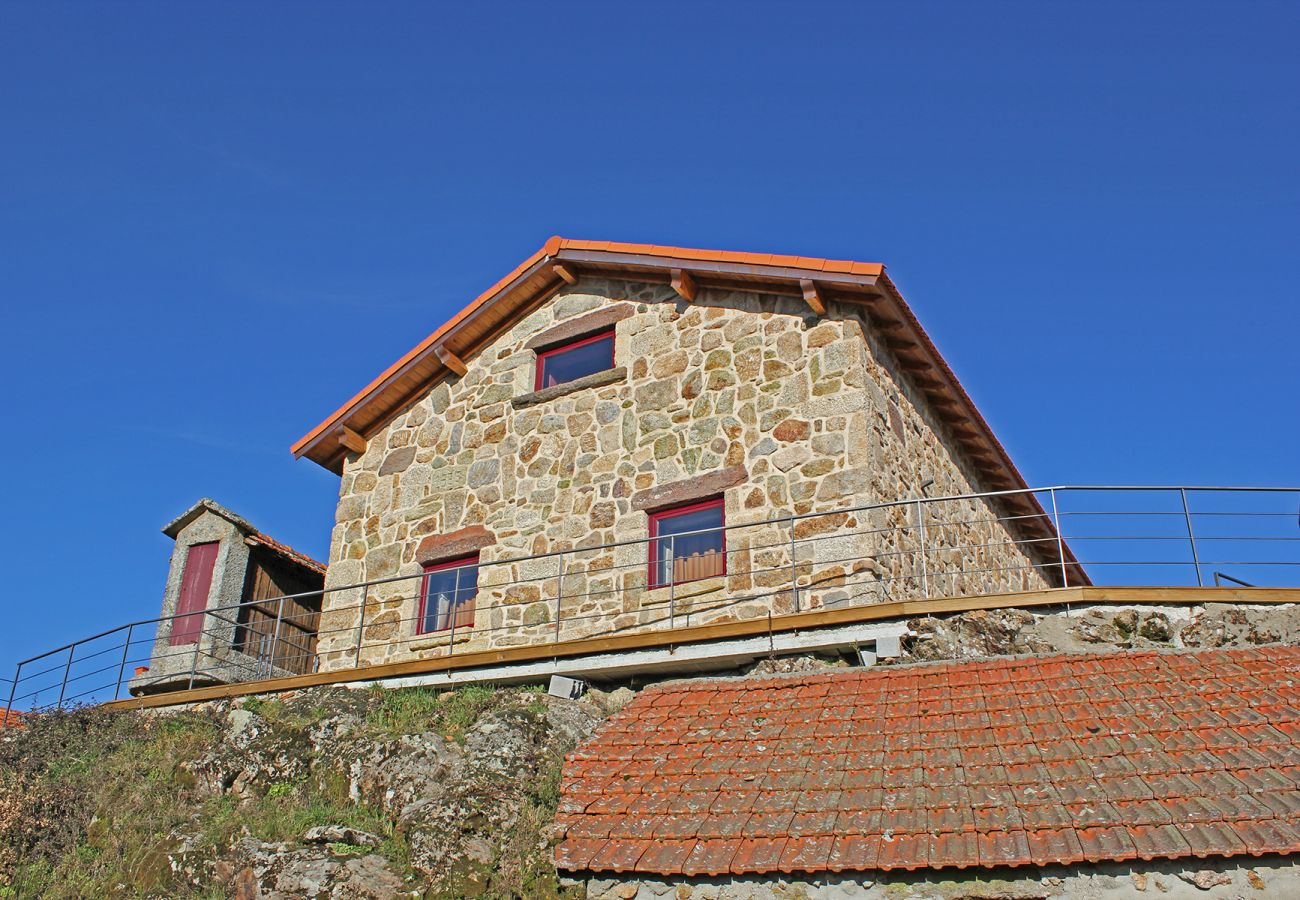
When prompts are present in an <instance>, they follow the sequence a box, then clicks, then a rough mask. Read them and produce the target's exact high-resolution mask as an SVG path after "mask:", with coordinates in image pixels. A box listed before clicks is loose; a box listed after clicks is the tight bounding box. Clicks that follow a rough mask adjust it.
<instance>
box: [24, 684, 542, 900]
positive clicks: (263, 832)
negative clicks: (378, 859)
mask: <svg viewBox="0 0 1300 900" xmlns="http://www.w3.org/2000/svg"><path fill="white" fill-rule="evenodd" d="M542 694H543V690H542V689H541V688H540V687H537V688H524V689H515V688H510V689H504V688H503V689H495V688H492V687H484V686H467V687H463V688H460V689H457V690H452V691H447V690H442V691H439V690H436V689H428V688H408V689H401V690H385V689H382V688H380V689H377V690H375V691H374V692H373V693H368V694H365V695H359V694H350V695H346V694H340V695H338V696H337V697H335V698H331V697H330V696H329V695H326V694H324V693H320V694H310V693H308V694H303V695H299V696H297V697H294V698H291V699H278V698H270V699H268V698H248V699H246V700H244V701H243V702H242V708H243V709H245V710H247V711H248V712H251V713H253V714H255V715H257V716H258V717H260V719H261V720H263V722H264V725H263V730H264V731H266V732H267V739H268V740H271V741H273V743H271V744H270V745H269V746H287V747H291V748H293V749H292V750H287V751H284V752H293V753H303V754H305V755H306V757H305V762H306V763H307V765H306V766H305V767H301V766H300V767H299V770H302V771H305V772H306V773H307V774H305V775H302V776H300V777H296V778H293V779H291V780H284V781H279V782H271V783H265V782H263V783H262V784H261V785H260V786H258V785H256V784H254V785H249V786H247V787H246V788H245V791H244V793H243V794H241V795H240V796H238V797H237V796H235V795H234V794H232V793H219V794H218V795H216V796H211V795H210V793H209V790H210V789H209V788H208V787H207V785H208V781H206V780H204V781H202V782H200V780H199V776H196V774H195V773H196V772H200V773H202V772H211V771H212V769H211V768H210V767H208V768H206V769H205V768H204V767H202V766H199V767H196V766H194V763H196V762H197V761H200V760H209V759H210V758H211V757H212V754H213V752H214V751H216V752H217V754H218V758H219V757H220V754H222V753H227V754H229V753H231V752H237V751H232V748H231V747H230V746H229V745H224V744H223V739H224V733H225V730H226V729H227V728H228V725H227V723H226V722H225V721H223V720H221V719H218V718H216V717H214V716H213V715H209V714H204V713H201V712H182V713H176V714H172V715H167V716H156V715H155V716H141V715H138V714H133V713H109V712H107V711H104V710H98V709H93V710H82V711H78V712H74V713H66V714H65V713H61V714H55V715H50V716H41V717H34V718H33V720H32V722H31V724H30V725H29V727H28V728H27V729H25V730H24V731H23V732H22V734H21V737H20V738H19V739H17V740H12V741H8V742H3V743H0V900H4V898H8V897H34V896H40V897H49V898H56V900H57V898H65V897H66V898H73V897H92V896H93V897H120V896H141V897H143V896H149V897H176V898H208V897H212V898H215V897H220V896H224V895H225V891H226V889H228V887H229V886H228V885H225V884H214V883H209V881H208V880H205V879H210V878H211V876H210V875H208V874H207V873H209V872H211V871H212V866H211V862H212V861H213V860H216V859H230V858H231V857H232V849H231V848H232V847H233V846H234V845H235V844H237V842H238V841H239V840H240V839H241V837H242V836H244V835H249V836H251V837H253V838H255V839H256V840H258V841H262V842H266V843H281V842H283V843H286V844H288V845H290V846H294V845H296V844H298V843H299V842H300V841H301V838H302V835H303V834H304V833H305V832H306V831H307V830H308V829H311V828H314V827H316V826H321V825H338V826H343V827H347V828H353V829H356V830H359V831H364V832H368V833H370V834H374V835H376V836H377V837H378V838H379V840H380V844H379V845H378V847H376V848H368V847H364V846H361V845H357V844H351V843H343V842H335V843H331V844H329V845H328V852H329V853H331V854H332V855H334V856H337V857H350V856H360V855H364V854H367V853H371V852H377V853H379V854H381V855H383V856H384V857H386V858H387V859H388V860H389V861H390V864H391V867H392V869H393V871H394V872H395V873H397V874H399V875H401V876H405V877H411V876H414V881H413V883H418V882H420V881H422V880H423V878H422V876H420V875H419V873H416V872H415V871H414V870H413V869H412V868H411V850H410V846H409V844H408V842H407V838H406V834H405V833H404V831H403V829H401V828H399V827H397V824H396V823H395V822H394V820H393V818H392V816H391V814H390V813H387V812H385V811H384V810H382V809H379V808H377V807H372V806H369V805H367V804H366V803H363V802H357V801H355V800H354V799H353V798H352V797H351V796H350V791H349V787H350V782H349V778H348V776H347V775H346V774H345V772H344V771H342V770H340V769H338V768H337V767H336V766H335V763H333V762H327V757H326V756H324V755H317V754H323V748H320V749H313V748H312V745H311V742H310V740H307V739H306V738H305V736H304V735H303V734H302V732H305V731H307V730H309V729H310V728H312V727H313V726H314V725H316V724H317V723H319V722H321V721H322V720H324V719H325V718H327V717H328V716H330V715H331V714H332V713H333V712H334V711H337V710H338V709H339V708H347V709H350V710H352V711H355V712H357V713H358V714H359V715H360V716H361V719H360V724H359V725H358V726H355V727H359V728H360V729H361V731H360V734H361V735H363V736H364V735H370V736H373V737H375V738H376V739H384V738H389V737H392V736H401V735H411V734H423V733H432V734H436V735H440V736H441V737H442V738H444V739H446V740H449V741H456V742H460V743H464V741H465V738H466V735H467V733H468V732H469V730H470V729H471V728H472V727H473V726H474V724H475V723H476V722H477V721H478V720H479V719H480V717H481V716H482V715H483V714H484V713H486V712H488V711H489V710H497V711H498V712H499V713H500V714H501V715H503V716H505V717H506V718H505V719H503V721H509V720H510V719H511V717H512V716H516V717H517V716H519V715H523V716H524V717H526V718H528V719H534V720H537V722H536V723H534V725H528V726H525V727H529V728H532V727H541V728H544V727H545V726H544V724H540V722H541V720H542V719H543V718H544V715H545V712H546V707H545V705H544V703H543V699H542ZM515 721H519V720H517V719H516V720H515ZM539 733H544V732H539ZM275 741H279V742H280V743H279V744H276V743H274V742H275ZM205 765H208V764H206V763H205ZM561 765H562V760H560V759H558V758H556V759H553V760H551V759H548V760H547V762H546V767H545V768H544V770H543V771H541V772H538V773H536V775H535V776H534V777H529V778H527V779H523V780H520V781H518V782H517V783H512V782H510V781H509V780H508V779H507V780H506V781H502V782H501V783H500V784H495V785H493V786H490V787H489V786H486V785H485V786H484V787H483V790H484V791H487V793H483V794H482V795H481V796H479V795H477V794H469V795H467V796H466V799H467V800H469V801H470V802H471V803H486V804H492V803H498V802H509V803H512V804H513V803H518V804H519V807H518V810H519V814H518V816H517V817H516V818H515V825H514V827H511V828H506V829H501V830H499V831H498V832H496V833H491V834H485V835H483V836H484V837H487V838H489V839H490V840H491V841H492V842H493V844H494V845H496V847H497V848H498V854H497V855H498V857H499V858H498V859H497V861H496V863H494V865H493V866H492V867H490V868H489V869H486V870H484V871H482V872H478V873H477V874H475V875H474V878H475V883H477V884H479V885H482V886H483V887H484V888H485V889H486V891H487V895H489V896H503V897H504V896H518V897H558V896H560V895H561V892H560V888H559V883H558V880H557V878H556V873H555V870H554V867H553V865H552V864H551V858H550V851H549V843H548V833H549V827H550V824H551V822H552V820H553V816H554V810H555V805H556V803H557V802H558V798H559V780H560V768H561ZM201 777H202V778H204V779H207V778H210V777H213V776H211V775H202V776H201ZM473 790H479V789H478V788H474V789H473ZM473 797H478V799H477V800H474V799H472V798H473ZM459 828H460V829H462V831H463V832H464V834H465V835H468V834H469V833H471V831H472V827H471V826H470V825H469V823H468V820H466V821H464V822H461V823H460V825H459ZM449 837H450V838H451V839H457V840H458V839H460V838H459V836H457V835H456V834H454V833H453V834H449ZM183 841H184V844H185V850H186V852H185V853H183V854H180V853H178V851H180V850H181V849H182V842H183ZM180 858H183V859H187V860H190V863H191V864H190V865H189V868H190V870H191V871H190V873H189V874H186V873H184V872H181V873H178V872H177V871H176V869H175V866H174V861H175V860H176V859H180ZM204 861H206V862H204ZM465 862H466V865H468V861H465ZM479 868H483V867H482V866H479ZM194 880H197V881H198V882H199V883H198V884H197V885H196V884H194V883H193V881H194ZM449 889H451V890H453V892H454V891H455V888H449Z"/></svg>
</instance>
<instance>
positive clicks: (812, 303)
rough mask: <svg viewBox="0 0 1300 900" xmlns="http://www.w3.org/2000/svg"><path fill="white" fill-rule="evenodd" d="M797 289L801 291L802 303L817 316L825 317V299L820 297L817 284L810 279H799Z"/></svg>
mask: <svg viewBox="0 0 1300 900" xmlns="http://www.w3.org/2000/svg"><path fill="white" fill-rule="evenodd" d="M799 287H800V289H801V290H802V291H803V299H804V302H805V303H807V304H808V306H809V307H810V308H811V309H812V311H813V312H815V313H817V315H819V316H824V315H826V298H825V297H823V296H822V292H821V289H820V288H819V287H817V282H815V281H813V280H812V279H811V278H801V279H799Z"/></svg>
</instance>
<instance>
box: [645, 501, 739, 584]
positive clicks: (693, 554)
mask: <svg viewBox="0 0 1300 900" xmlns="http://www.w3.org/2000/svg"><path fill="white" fill-rule="evenodd" d="M725 524H726V523H725V522H724V521H723V514H722V498H721V497H718V498H717V499H715V500H707V501H705V502H703V503H692V504H690V505H689V506H678V507H674V508H672V509H665V510H660V511H659V512H656V513H651V514H650V537H651V539H652V540H651V541H650V586H651V587H664V586H665V585H669V584H683V583H685V582H687V581H698V580H699V579H701V578H712V577H714V576H715V575H725V574H727V539H726V532H725V531H724V528H725Z"/></svg>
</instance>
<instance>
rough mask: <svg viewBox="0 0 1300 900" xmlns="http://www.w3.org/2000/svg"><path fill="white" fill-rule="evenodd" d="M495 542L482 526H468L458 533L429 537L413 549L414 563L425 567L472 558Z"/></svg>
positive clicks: (493, 536)
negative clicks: (459, 558) (462, 558)
mask: <svg viewBox="0 0 1300 900" xmlns="http://www.w3.org/2000/svg"><path fill="white" fill-rule="evenodd" d="M496 542H497V536H496V535H495V534H493V533H492V532H490V531H488V530H487V529H486V528H484V527H483V526H482V525H470V526H469V527H468V528H462V529H460V530H459V531H449V532H447V533H446V534H432V535H429V536H428V537H427V538H425V539H424V540H422V541H420V546H419V547H417V548H416V549H415V561H416V562H418V563H419V564H420V565H422V566H427V565H431V564H432V563H439V562H446V561H447V560H449V559H456V558H457V557H461V556H472V555H473V554H475V553H478V552H479V551H480V550H482V549H483V548H484V547H491V546H492V545H493V544H495V543H496Z"/></svg>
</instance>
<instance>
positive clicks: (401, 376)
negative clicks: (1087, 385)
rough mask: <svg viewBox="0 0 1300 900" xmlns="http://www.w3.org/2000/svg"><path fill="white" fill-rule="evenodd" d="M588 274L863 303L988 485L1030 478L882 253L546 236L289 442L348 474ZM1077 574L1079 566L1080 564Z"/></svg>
mask: <svg viewBox="0 0 1300 900" xmlns="http://www.w3.org/2000/svg"><path fill="white" fill-rule="evenodd" d="M583 275H591V276H599V277H604V278H614V279H624V280H629V281H638V282H648V283H662V284H671V285H672V286H673V287H674V289H676V290H677V291H678V292H679V293H681V294H683V296H686V295H688V294H689V295H691V296H693V295H694V293H695V291H696V289H698V288H721V289H727V290H746V291H759V292H763V293H768V294H776V295H785V296H793V297H801V298H803V299H804V300H805V301H806V302H807V303H808V305H809V308H810V309H809V311H810V314H813V313H824V311H825V308H826V304H827V303H830V302H838V303H847V304H853V305H856V306H859V307H862V308H863V309H864V311H865V312H866V313H867V317H868V320H869V321H870V323H871V326H872V328H873V332H874V333H875V334H876V335H877V336H878V337H879V339H880V341H881V342H882V343H883V344H884V345H885V346H886V347H887V348H888V349H889V350H890V352H891V353H892V355H893V356H894V358H895V359H896V360H897V361H898V364H899V366H900V367H901V368H902V369H903V372H904V373H905V375H906V376H907V378H908V380H910V381H911V383H912V384H913V385H914V386H915V387H916V388H918V389H919V390H920V391H921V392H922V393H923V394H924V395H925V397H926V400H927V402H928V405H929V406H930V408H931V409H932V410H933V411H934V414H935V415H936V416H937V417H938V418H939V419H940V420H941V421H943V422H944V424H945V425H946V426H947V427H948V429H949V431H950V432H951V434H952V436H953V438H954V439H955V440H956V441H957V443H958V444H959V446H960V447H961V450H962V453H963V456H964V457H965V459H966V460H968V461H969V462H970V464H971V465H973V466H974V467H975V468H976V470H977V471H978V472H979V474H980V476H981V480H982V482H983V483H982V487H983V488H984V489H985V490H1008V491H1014V490H1022V489H1025V488H1027V485H1026V483H1025V480H1024V478H1023V477H1022V476H1021V474H1020V472H1019V470H1018V469H1017V468H1016V466H1015V463H1013V462H1012V461H1011V457H1010V456H1009V455H1008V454H1007V452H1006V450H1005V449H1004V448H1003V446H1002V444H1001V443H1000V442H999V441H998V439H997V438H996V437H995V436H994V434H993V430H992V429H991V428H990V427H989V425H988V422H986V421H985V419H984V417H983V415H981V414H980V412H979V410H978V409H976V407H975V403H974V402H973V401H972V400H971V398H970V395H968V394H967V393H966V390H965V388H963V387H962V386H961V383H960V382H959V381H958V380H957V376H956V374H955V373H954V372H953V371H952V369H951V367H950V366H949V365H948V363H947V362H946V361H945V360H944V358H943V356H942V355H941V354H940V353H939V350H938V348H937V347H936V346H935V344H934V342H933V341H932V340H931V339H930V336H929V335H928V334H926V332H925V329H924V328H922V327H921V323H920V322H919V321H918V320H917V318H916V315H915V314H914V313H913V312H912V310H911V308H910V307H909V306H908V305H907V303H906V302H905V301H904V300H903V297H902V295H901V294H900V293H899V292H898V289H897V288H896V287H895V286H894V284H893V282H891V281H890V279H889V277H888V276H887V275H886V274H885V267H884V266H883V265H882V264H881V263H869V262H853V261H849V260H829V259H817V258H813V257H805V256H781V255H777V254H767V253H742V252H735V251H722V250H696V249H688V248H683V247H663V246H658V245H650V244H623V243H613V242H609V241H580V240H571V239H567V238H561V237H552V238H551V239H550V240H548V241H547V242H546V243H545V245H543V246H542V248H541V249H540V250H538V251H537V252H536V253H534V254H533V255H532V256H530V257H528V259H526V260H524V261H523V263H521V264H520V265H519V266H518V267H517V268H516V269H515V270H514V271H513V272H511V273H510V274H508V275H507V276H506V277H505V278H503V279H501V280H500V281H498V282H497V283H496V284H494V285H493V286H492V287H491V288H489V289H488V290H487V291H485V292H483V293H482V294H480V295H479V296H478V297H477V298H475V300H474V301H473V302H472V303H470V304H469V305H468V306H467V307H465V308H464V309H463V310H461V311H460V312H459V313H457V314H456V315H455V316H454V317H453V318H452V319H451V320H450V321H448V322H447V323H446V324H444V325H443V326H442V327H440V328H439V329H438V330H437V331H435V332H433V334H431V335H429V336H428V337H426V338H425V339H424V340H423V341H421V342H420V343H419V344H417V345H416V346H415V347H413V348H412V349H411V350H410V351H409V352H408V353H406V354H405V355H404V356H403V357H402V358H401V359H399V360H397V361H396V362H395V363H393V364H392V365H391V366H389V367H388V368H387V369H386V370H385V371H384V372H383V373H382V374H380V376H379V377H378V378H376V379H375V380H374V381H372V382H371V383H370V384H368V385H367V386H366V387H365V388H363V389H362V390H361V392H360V393H358V394H357V395H356V396H355V397H353V398H352V399H351V400H349V401H348V402H347V403H345V404H343V406H341V407H340V408H339V409H338V410H337V411H335V412H334V413H333V414H332V415H330V416H329V417H328V418H327V419H325V421H323V422H321V423H320V424H319V425H317V426H316V427H315V428H313V429H312V430H311V431H310V432H308V433H307V434H306V435H304V436H303V437H302V438H301V439H300V440H298V442H297V443H295V444H294V445H293V447H292V451H293V454H294V456H296V457H299V458H301V457H306V458H308V459H310V460H312V461H313V462H316V463H319V464H320V465H321V466H324V467H325V468H327V469H329V470H330V471H332V472H336V473H341V472H342V470H343V461H344V459H345V457H346V455H347V453H348V452H349V450H350V449H351V450H361V449H364V446H365V445H364V441H365V439H366V438H367V437H368V436H369V435H370V434H372V433H374V432H375V431H377V430H378V429H379V428H381V427H382V426H383V425H384V424H385V423H386V422H387V421H388V420H389V419H390V418H392V417H393V416H394V415H396V414H397V413H398V412H400V411H401V410H402V409H403V408H405V407H406V406H407V405H409V404H410V403H411V402H412V401H414V400H415V399H417V398H418V397H419V396H420V395H421V394H423V393H424V392H425V391H427V390H428V389H429V388H430V387H431V386H432V385H433V384H434V383H436V382H437V381H438V380H439V379H441V378H444V377H446V376H448V375H451V374H457V373H462V372H463V371H464V362H463V361H464V360H465V359H467V358H469V357H472V356H473V355H474V354H475V353H476V352H477V351H479V350H480V349H481V348H483V347H485V346H487V345H488V344H489V343H491V341H492V340H493V339H494V338H495V337H497V336H498V335H500V334H501V333H502V332H503V331H505V330H506V329H507V328H508V327H509V326H510V325H511V324H512V323H513V322H514V321H516V320H517V319H518V318H519V317H520V316H523V315H526V314H527V313H528V312H531V311H532V310H534V309H536V308H537V307H538V306H540V305H541V304H542V303H543V302H545V301H546V299H547V298H549V297H550V296H551V295H552V294H554V293H555V292H556V291H558V290H559V289H560V288H562V287H564V286H565V285H568V284H573V283H576V281H577V280H578V278H580V277H581V276H583ZM1004 503H1005V504H1006V505H1007V506H1008V508H1009V509H1010V510H1011V511H1012V513H1013V514H1017V515H1023V516H1025V517H1027V519H1028V521H1029V522H1043V520H1044V518H1045V517H1044V512H1043V510H1042V507H1041V506H1040V505H1039V504H1038V502H1037V501H1036V500H1035V499H1034V498H1033V496H1032V495H1029V494H1012V495H1009V496H1008V497H1007V498H1006V499H1005V501H1004ZM1027 530H1032V531H1035V532H1040V533H1041V534H1043V535H1045V536H1046V535H1050V536H1051V537H1052V538H1053V539H1054V537H1055V531H1054V530H1053V529H1052V527H1051V525H1050V523H1047V524H1046V528H1045V529H1039V528H1036V527H1034V528H1030V529H1027ZM1054 552H1055V548H1053V553H1054ZM1067 555H1068V554H1067ZM1067 561H1068V562H1073V560H1072V559H1070V560H1067ZM1077 572H1078V573H1079V574H1081V573H1082V569H1078V570H1077Z"/></svg>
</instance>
